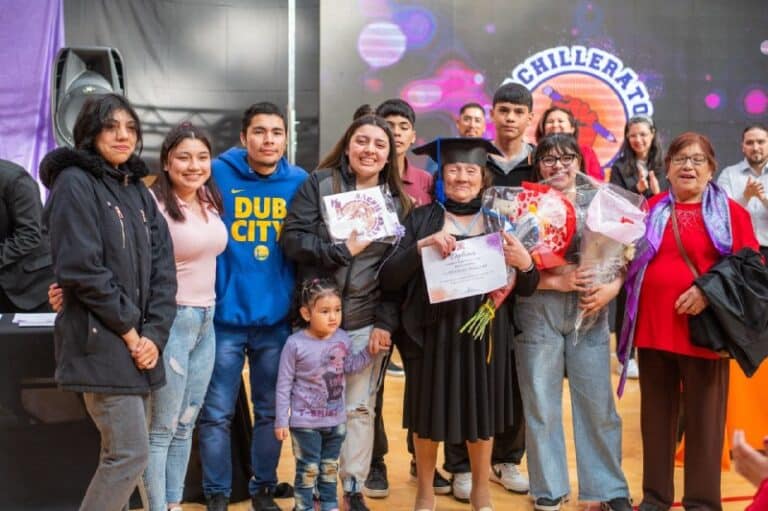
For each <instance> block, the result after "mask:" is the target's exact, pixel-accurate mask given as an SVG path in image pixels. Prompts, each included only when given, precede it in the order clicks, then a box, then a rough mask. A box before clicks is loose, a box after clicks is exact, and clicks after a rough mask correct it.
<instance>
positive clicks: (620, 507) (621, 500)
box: [600, 497, 632, 511]
mask: <svg viewBox="0 0 768 511" xmlns="http://www.w3.org/2000/svg"><path fill="white" fill-rule="evenodd" d="M600 510H601V511H632V502H631V501H630V500H629V499H628V498H626V497H618V498H615V499H611V500H609V501H608V502H601V503H600Z"/></svg>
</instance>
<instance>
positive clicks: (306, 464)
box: [291, 423, 347, 511]
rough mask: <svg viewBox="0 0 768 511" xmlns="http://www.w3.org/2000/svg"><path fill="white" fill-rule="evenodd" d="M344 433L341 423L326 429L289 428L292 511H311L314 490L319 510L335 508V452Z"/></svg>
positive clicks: (337, 505)
mask: <svg viewBox="0 0 768 511" xmlns="http://www.w3.org/2000/svg"><path fill="white" fill-rule="evenodd" d="M346 434H347V426H346V424H344V423H341V424H339V425H338V426H334V427H329V428H291V442H292V445H293V456H294V457H295V458H296V480H295V481H294V482H293V491H294V495H295V497H296V507H295V509H296V511H307V510H308V511H312V509H313V506H314V504H313V501H312V494H313V492H314V490H315V487H317V493H318V495H319V496H320V509H321V511H331V510H332V509H338V507H339V504H338V502H337V499H336V484H337V483H336V479H337V477H336V476H337V474H338V471H339V453H340V452H341V444H342V443H343V442H344V437H345V436H346Z"/></svg>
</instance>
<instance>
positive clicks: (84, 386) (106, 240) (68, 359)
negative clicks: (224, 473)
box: [40, 94, 176, 511]
mask: <svg viewBox="0 0 768 511" xmlns="http://www.w3.org/2000/svg"><path fill="white" fill-rule="evenodd" d="M73 135H74V141H75V149H69V148H60V149H56V150H54V151H52V152H51V153H49V154H48V155H47V156H46V157H45V159H44V160H43V161H42V163H41V165H40V175H41V177H42V181H43V184H45V186H47V187H48V188H49V189H50V190H51V196H50V198H49V200H48V203H47V205H46V208H45V213H44V221H45V223H46V225H47V227H48V230H49V232H50V236H51V249H52V255H53V264H54V273H55V276H56V281H57V282H58V283H59V285H60V286H61V288H62V289H63V292H64V295H63V296H64V300H63V302H64V304H63V307H62V309H61V311H60V312H59V314H58V316H57V318H56V326H55V329H54V340H55V345H56V381H57V382H58V384H59V385H60V387H61V388H63V389H65V390H72V391H76V392H82V393H83V398H84V401H85V404H86V408H87V410H88V413H89V414H90V416H91V418H92V419H93V421H94V423H95V424H96V427H97V428H98V429H99V432H100V433H101V459H100V463H99V466H98V468H97V470H96V473H95V474H94V476H93V479H91V483H90V485H89V487H88V490H87V492H86V494H85V497H84V498H83V502H82V504H81V507H80V509H81V510H99V511H103V510H115V511H117V510H121V509H122V508H123V506H124V505H125V504H126V503H127V502H128V499H129V497H130V494H131V492H132V491H133V489H134V487H135V486H136V484H137V482H138V479H139V477H140V475H141V473H142V472H143V470H144V468H145V466H146V463H147V457H148V450H149V438H148V433H147V423H146V422H147V420H146V413H147V410H146V405H147V402H146V398H147V396H148V394H149V392H150V390H154V389H157V388H159V387H161V386H162V385H163V384H164V383H165V375H164V372H163V366H162V360H161V359H160V351H161V350H162V348H163V346H164V345H165V342H166V340H167V337H168V331H169V328H170V325H171V323H172V322H173V319H174V316H175V312H176V303H175V295H176V271H175V264H174V259H173V248H172V244H171V240H170V236H169V234H168V227H167V225H166V223H165V220H164V219H163V217H162V215H161V214H160V213H159V212H158V210H157V206H156V204H155V201H154V200H153V199H152V197H151V195H150V194H149V191H148V190H147V188H146V187H145V186H144V184H143V183H142V181H141V178H142V177H143V176H145V175H147V174H148V170H147V167H146V165H145V164H144V162H143V161H142V160H141V159H140V158H139V157H138V156H137V153H138V152H139V151H140V150H141V126H140V124H139V119H138V116H137V115H136V112H135V111H134V110H133V108H132V107H131V105H130V104H129V103H128V101H127V100H126V99H125V98H124V97H122V96H118V95H115V94H107V95H104V96H98V97H94V98H90V99H88V100H87V101H86V102H85V104H84V105H83V108H82V110H81V111H80V114H79V115H78V117H77V120H76V122H75V126H74V130H73Z"/></svg>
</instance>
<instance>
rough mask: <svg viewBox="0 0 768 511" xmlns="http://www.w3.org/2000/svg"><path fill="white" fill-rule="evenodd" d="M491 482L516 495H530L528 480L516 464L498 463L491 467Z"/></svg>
mask: <svg viewBox="0 0 768 511" xmlns="http://www.w3.org/2000/svg"><path fill="white" fill-rule="evenodd" d="M490 479H491V481H493V482H494V483H499V484H500V485H502V486H503V487H504V488H506V489H507V490H509V491H511V492H514V493H528V490H529V489H530V485H529V484H528V478H527V477H525V476H524V475H523V474H521V473H520V469H519V468H518V466H517V465H515V464H514V463H497V464H496V465H493V466H492V467H491V478H490Z"/></svg>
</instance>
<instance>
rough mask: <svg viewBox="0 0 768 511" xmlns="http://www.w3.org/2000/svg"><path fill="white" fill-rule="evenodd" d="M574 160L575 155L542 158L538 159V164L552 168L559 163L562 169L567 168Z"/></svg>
mask: <svg viewBox="0 0 768 511" xmlns="http://www.w3.org/2000/svg"><path fill="white" fill-rule="evenodd" d="M576 158H578V157H577V156H576V155H575V154H564V155H562V156H544V157H543V158H539V163H541V164H542V165H543V166H545V167H554V166H555V164H556V163H557V162H558V161H559V162H560V163H562V164H563V167H567V166H568V165H570V164H571V163H573V162H574V161H576Z"/></svg>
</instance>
